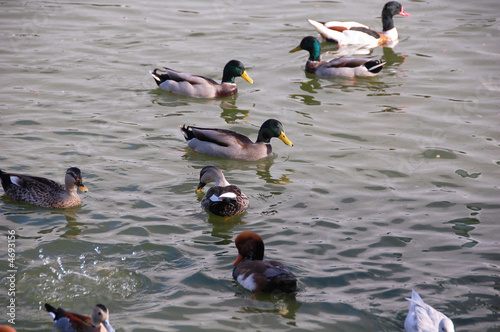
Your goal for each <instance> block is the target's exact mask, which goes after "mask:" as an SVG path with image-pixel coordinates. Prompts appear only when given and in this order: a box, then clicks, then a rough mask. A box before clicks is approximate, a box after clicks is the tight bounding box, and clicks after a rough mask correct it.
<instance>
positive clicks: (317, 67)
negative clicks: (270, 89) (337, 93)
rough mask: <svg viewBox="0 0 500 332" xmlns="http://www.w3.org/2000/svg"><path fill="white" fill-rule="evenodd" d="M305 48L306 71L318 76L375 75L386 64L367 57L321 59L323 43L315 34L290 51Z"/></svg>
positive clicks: (305, 38) (351, 76)
mask: <svg viewBox="0 0 500 332" xmlns="http://www.w3.org/2000/svg"><path fill="white" fill-rule="evenodd" d="M300 50H305V51H308V52H309V59H308V60H307V62H306V72H308V73H313V74H316V76H318V77H322V78H331V77H350V78H354V77H373V76H375V75H377V74H378V73H379V72H380V71H381V70H382V68H384V66H385V62H384V61H382V60H373V59H366V58H349V57H341V58H337V59H333V60H330V61H321V56H320V53H321V44H320V42H319V41H318V40H317V39H316V38H314V37H313V36H307V37H304V38H303V39H302V41H301V42H300V45H299V46H297V47H295V48H294V49H292V50H291V51H290V53H293V52H297V51H300Z"/></svg>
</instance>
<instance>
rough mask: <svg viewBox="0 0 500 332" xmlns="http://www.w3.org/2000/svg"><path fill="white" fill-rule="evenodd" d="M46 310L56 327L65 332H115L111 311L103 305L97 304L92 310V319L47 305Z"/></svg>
mask: <svg viewBox="0 0 500 332" xmlns="http://www.w3.org/2000/svg"><path fill="white" fill-rule="evenodd" d="M45 309H47V311H48V312H49V314H50V315H51V316H52V319H53V320H54V327H56V328H59V329H61V330H62V331H63V332H106V331H107V332H115V329H114V328H113V327H112V326H111V324H110V323H109V311H108V309H107V308H106V307H105V306H104V305H102V304H97V305H96V306H95V307H94V310H92V317H87V316H83V315H80V314H75V313H72V312H67V311H65V310H64V309H62V308H57V309H56V308H54V307H53V306H51V305H50V304H48V303H45Z"/></svg>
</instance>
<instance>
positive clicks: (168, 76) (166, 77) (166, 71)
mask: <svg viewBox="0 0 500 332" xmlns="http://www.w3.org/2000/svg"><path fill="white" fill-rule="evenodd" d="M160 70H161V72H160ZM151 75H153V78H154V79H155V81H156V83H157V84H158V85H161V84H162V83H164V82H166V81H175V82H178V83H180V82H188V83H190V84H193V85H197V84H207V83H208V84H211V85H218V83H217V82H216V81H214V80H213V79H211V78H208V77H205V76H200V75H193V74H189V73H181V72H178V71H176V70H173V69H170V68H167V67H164V68H163V69H155V70H153V71H152V72H151Z"/></svg>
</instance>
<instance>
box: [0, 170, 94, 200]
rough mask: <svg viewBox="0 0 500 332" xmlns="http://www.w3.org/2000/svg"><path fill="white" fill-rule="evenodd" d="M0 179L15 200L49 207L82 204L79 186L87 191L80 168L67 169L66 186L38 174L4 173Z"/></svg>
mask: <svg viewBox="0 0 500 332" xmlns="http://www.w3.org/2000/svg"><path fill="white" fill-rule="evenodd" d="M0 179H1V181H2V187H3V189H4V190H5V193H6V194H7V195H9V197H10V198H11V199H13V200H14V201H19V202H24V203H29V204H33V205H36V206H41V207H47V208H68V207H73V206H78V205H81V204H82V199H81V198H80V196H78V194H77V188H78V189H80V191H82V192H87V191H88V190H87V187H85V185H84V184H83V181H82V174H81V172H80V169H78V168H76V167H70V168H68V170H67V171H66V177H65V183H66V188H64V187H63V186H61V185H60V184H59V183H57V182H55V181H52V180H49V179H46V178H41V177H36V176H30V175H21V174H12V173H4V172H2V171H1V170H0Z"/></svg>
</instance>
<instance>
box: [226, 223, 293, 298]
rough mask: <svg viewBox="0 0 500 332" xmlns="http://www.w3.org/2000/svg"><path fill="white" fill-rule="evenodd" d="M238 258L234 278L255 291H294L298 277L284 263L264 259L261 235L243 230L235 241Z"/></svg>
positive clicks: (235, 263)
mask: <svg viewBox="0 0 500 332" xmlns="http://www.w3.org/2000/svg"><path fill="white" fill-rule="evenodd" d="M234 243H235V244H236V248H237V249H238V258H237V259H236V261H235V262H234V264H233V265H234V269H233V278H234V279H235V280H236V281H237V282H238V283H239V284H240V285H241V286H243V287H244V288H246V289H248V290H250V291H252V292H255V293H260V292H262V293H271V292H272V293H278V292H280V293H294V292H296V291H297V278H296V277H295V275H294V274H293V273H292V272H291V271H290V270H289V269H288V268H286V267H285V266H284V265H283V264H282V263H280V262H277V261H267V260H264V242H263V241H262V238H261V237H260V235H258V234H256V233H254V232H252V231H243V232H241V233H240V235H238V236H237V237H236V240H235V241H234Z"/></svg>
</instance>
